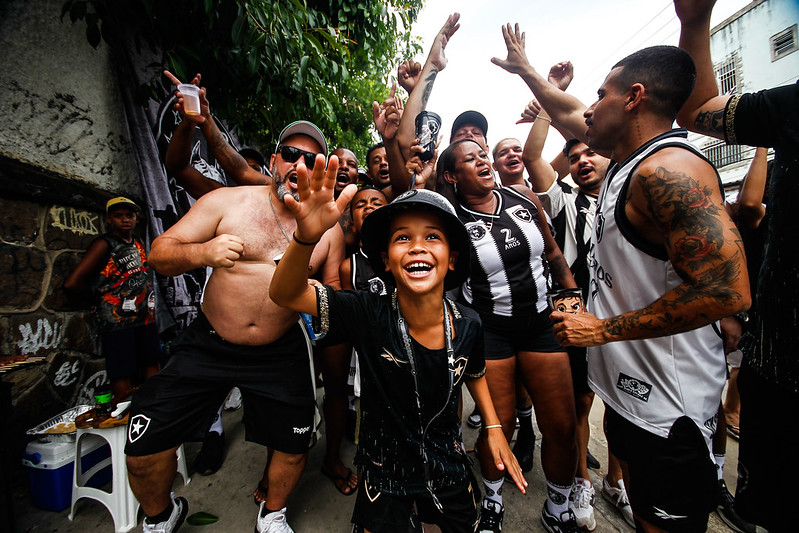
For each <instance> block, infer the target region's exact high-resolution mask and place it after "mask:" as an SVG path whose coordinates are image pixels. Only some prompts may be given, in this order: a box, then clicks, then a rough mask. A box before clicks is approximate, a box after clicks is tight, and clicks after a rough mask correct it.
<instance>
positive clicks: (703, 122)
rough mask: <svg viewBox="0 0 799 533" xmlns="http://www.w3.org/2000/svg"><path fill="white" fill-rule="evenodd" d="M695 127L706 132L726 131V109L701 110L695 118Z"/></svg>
mask: <svg viewBox="0 0 799 533" xmlns="http://www.w3.org/2000/svg"><path fill="white" fill-rule="evenodd" d="M694 127H695V128H696V129H697V130H699V131H701V132H705V133H721V134H723V133H724V110H723V109H719V110H716V111H700V112H699V113H698V114H697V115H696V120H694Z"/></svg>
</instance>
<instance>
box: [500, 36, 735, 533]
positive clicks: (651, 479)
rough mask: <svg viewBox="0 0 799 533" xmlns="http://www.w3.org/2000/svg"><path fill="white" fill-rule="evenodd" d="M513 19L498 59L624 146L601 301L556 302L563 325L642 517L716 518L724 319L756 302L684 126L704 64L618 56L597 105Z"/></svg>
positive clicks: (664, 55) (598, 263) (645, 522)
mask: <svg viewBox="0 0 799 533" xmlns="http://www.w3.org/2000/svg"><path fill="white" fill-rule="evenodd" d="M502 33H503V36H504V38H505V44H506V45H507V51H508V55H507V58H506V59H504V60H503V59H499V58H494V59H492V62H494V63H495V64H497V65H499V66H501V67H502V68H504V69H506V70H508V71H509V72H513V73H516V74H519V75H520V76H521V78H522V79H523V80H524V81H525V82H526V83H527V85H528V86H529V87H530V89H531V90H532V91H533V93H534V94H535V96H536V98H537V99H538V101H539V102H540V103H541V105H542V106H543V107H544V109H546V110H547V112H548V113H549V114H550V116H552V119H553V121H556V122H557V123H559V124H561V125H562V126H564V127H565V128H566V129H567V130H568V131H571V132H572V133H574V134H575V135H578V134H579V135H578V137H579V138H580V140H583V141H584V142H587V144H588V146H589V147H591V148H592V149H593V150H594V151H596V152H597V153H600V154H602V155H605V156H607V157H609V158H610V159H611V165H610V167H609V169H608V171H607V178H606V179H605V182H604V184H603V186H602V189H601V191H600V195H599V202H598V207H597V215H596V217H597V218H596V221H595V223H594V234H593V236H592V239H591V244H590V248H589V255H588V266H589V269H590V273H591V276H590V278H591V281H590V290H589V298H588V308H589V311H591V312H590V313H584V314H579V315H575V314H571V313H559V312H557V311H555V312H553V313H552V315H551V317H552V320H553V322H554V323H555V324H554V330H555V334H556V336H557V337H558V340H559V341H560V342H561V344H563V345H564V346H587V347H589V349H588V382H589V385H590V386H591V388H592V389H593V390H594V392H596V393H597V395H599V396H600V397H601V398H602V399H603V400H604V402H605V405H606V412H607V419H606V428H607V438H608V443H609V445H610V447H611V449H612V450H613V453H614V454H615V455H616V456H617V457H618V458H619V459H620V460H621V461H622V470H623V474H624V480H625V485H626V486H627V487H628V488H629V491H630V502H631V504H632V509H633V513H634V514H635V518H636V521H637V522H638V524H639V526H640V528H641V529H642V530H644V531H661V530H666V531H680V532H685V531H704V530H705V529H706V527H707V520H708V515H709V513H710V511H711V510H713V509H714V508H715V498H714V495H715V487H716V474H715V465H714V464H713V461H712V459H711V451H710V437H711V435H712V433H713V430H714V429H715V424H716V414H717V410H718V399H719V396H720V394H721V390H722V387H723V386H724V381H725V378H726V366H725V360H724V351H723V344H722V341H721V339H720V338H719V336H718V335H717V334H716V333H715V331H714V330H713V327H712V324H713V322H715V321H717V320H719V319H721V318H723V317H725V316H730V315H733V314H735V313H738V312H741V311H745V310H746V309H747V308H748V307H749V303H750V297H749V281H748V279H747V277H746V261H745V258H744V251H743V246H742V244H741V238H740V235H739V233H738V231H737V230H736V229H735V225H734V224H733V222H732V220H730V217H729V216H728V215H727V212H726V210H725V209H724V195H723V194H722V191H721V181H720V179H719V177H718V173H717V172H716V170H715V169H714V168H713V165H712V164H710V162H708V161H707V159H706V158H704V157H703V156H702V155H701V152H699V151H698V150H697V149H696V148H694V147H693V146H692V145H691V144H690V143H689V142H688V141H687V140H686V133H685V131H681V130H672V127H671V126H672V123H673V122H674V119H675V118H676V116H677V112H678V111H679V110H680V108H681V107H682V106H683V104H684V103H685V102H686V100H687V99H688V97H689V95H690V94H691V90H692V89H693V83H694V80H695V78H696V70H695V68H694V64H693V62H692V61H691V58H690V57H689V56H688V54H687V53H685V52H683V51H681V50H679V49H677V48H675V47H669V46H656V47H651V48H646V49H644V50H640V51H638V52H636V53H634V54H631V55H630V56H628V57H626V58H624V59H622V60H621V61H619V62H618V63H617V64H616V65H614V67H613V68H612V69H611V71H610V73H609V74H608V76H607V77H606V78H605V81H604V82H603V83H602V85H601V86H600V88H599V90H598V91H597V93H598V100H597V102H596V103H594V104H593V105H592V106H591V107H589V108H588V109H586V107H585V106H584V105H583V104H582V103H580V102H579V100H577V99H576V98H574V97H572V96H570V95H569V94H568V93H564V92H563V91H561V90H559V89H558V88H557V87H554V86H553V85H551V84H550V83H549V82H548V81H547V80H546V78H544V77H543V76H541V75H540V74H539V73H538V72H536V70H535V69H534V68H533V67H532V66H531V65H530V63H529V61H528V60H527V56H526V53H525V50H524V44H525V37H524V34H523V33H521V31H520V30H519V26H518V25H516V26H515V28H514V27H512V26H511V25H510V24H508V25H507V26H506V27H503V29H502ZM631 479H632V482H630V480H631ZM546 523H547V521H546V520H545V525H546ZM548 529H549V530H550V531H552V529H551V528H549V527H548Z"/></svg>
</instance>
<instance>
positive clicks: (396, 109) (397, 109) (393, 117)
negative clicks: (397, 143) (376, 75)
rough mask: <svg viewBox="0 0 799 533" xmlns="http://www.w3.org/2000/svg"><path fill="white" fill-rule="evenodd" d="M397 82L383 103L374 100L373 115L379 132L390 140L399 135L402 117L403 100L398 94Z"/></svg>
mask: <svg viewBox="0 0 799 533" xmlns="http://www.w3.org/2000/svg"><path fill="white" fill-rule="evenodd" d="M396 93H397V84H396V83H395V84H393V85H392V86H391V92H390V93H389V95H388V98H386V99H385V100H384V101H383V103H382V104H380V105H378V103H377V102H372V115H373V118H374V122H375V129H376V130H377V133H379V134H380V136H381V137H382V138H383V140H384V141H388V140H391V139H393V138H394V137H396V136H397V130H399V124H400V119H402V111H403V106H402V100H401V99H400V97H399V96H397V94H396Z"/></svg>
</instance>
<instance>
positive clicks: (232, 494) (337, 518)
mask: <svg viewBox="0 0 799 533" xmlns="http://www.w3.org/2000/svg"><path fill="white" fill-rule="evenodd" d="M464 390H465V389H464ZM319 396H320V397H321V390H320V394H319ZM465 404H466V405H465V407H464V412H466V413H469V412H471V406H472V401H471V398H469V396H468V393H466V394H465ZM602 414H603V408H602V403H601V402H600V401H598V400H597V401H595V402H594V408H593V410H592V412H591V417H590V421H591V432H592V436H591V442H590V445H589V447H590V449H591V452H592V453H593V454H594V456H596V457H597V458H598V459H599V460H600V462H601V463H602V466H603V467H605V466H606V465H607V448H606V442H605V438H604V435H603V434H602V431H601V423H602ZM240 421H241V411H240V410H239V411H235V412H232V413H224V415H223V423H224V426H225V430H226V433H227V443H228V449H227V455H226V460H225V464H224V466H223V467H222V469H221V470H220V471H219V472H217V473H216V474H215V475H213V476H208V477H203V476H199V475H194V476H193V477H192V478H191V482H190V483H189V484H188V485H186V486H183V485H182V484H181V482H180V481H179V480H180V476H178V481H176V483H175V488H174V490H175V492H176V493H177V494H178V495H182V496H185V497H186V498H188V500H189V504H190V508H189V514H192V513H195V512H197V511H205V512H208V513H212V514H214V515H216V516H218V517H220V520H219V521H218V522H216V523H214V524H210V525H207V526H194V527H192V526H189V525H184V526H183V527H182V528H181V533H184V532H185V533H192V532H195V533H222V532H239V531H242V532H249V531H252V530H253V525H254V523H255V516H256V512H257V507H256V506H255V505H254V504H253V500H252V491H253V489H254V488H255V485H256V483H257V482H258V481H259V480H260V477H261V473H262V471H263V464H264V460H265V450H264V448H262V447H260V446H258V445H255V444H251V443H247V442H244V428H243V426H242V424H241V423H240ZM464 430H465V442H466V445H467V447H469V448H471V446H473V444H474V441H475V439H476V431H475V430H472V429H470V428H468V427H466V426H464ZM537 432H538V431H537ZM539 435H540V433H539ZM198 447H199V446H198V445H197V444H191V445H189V444H187V445H186V454H187V457H188V460H189V465H190V464H191V460H192V459H193V457H194V456H195V455H196V453H197V450H198ZM354 452H355V448H354V446H353V445H352V444H350V443H349V442H345V445H344V455H345V457H347V458H350V459H351V458H352V456H353V454H354ZM323 453H324V425H323V426H322V437H321V439H320V441H319V443H318V444H317V445H316V447H314V448H313V449H312V450H311V454H310V457H309V460H308V466H307V468H306V471H305V473H304V474H303V477H302V479H301V480H300V484H299V486H298V487H297V489H296V491H295V493H294V495H293V498H292V500H291V501H290V502H289V514H288V521H289V524H290V525H291V526H292V527H293V528H294V529H295V531H297V533H322V532H325V533H327V532H347V531H350V523H349V520H350V516H351V513H352V506H353V503H354V501H355V499H354V498H352V497H351V498H347V497H345V496H342V495H340V494H339V493H338V492H337V491H336V489H335V488H334V486H333V484H332V483H331V482H330V481H329V480H328V479H327V478H326V477H324V476H323V475H322V474H321V472H320V470H319V469H320V465H321V461H322V455H323ZM737 455H738V446H737V443H736V442H735V441H733V440H732V439H728V448H727V466H726V468H725V476H724V477H725V479H726V481H727V485H728V486H729V487H730V490H731V491H732V492H733V493H734V488H735V477H734V476H735V465H736V463H737ZM475 464H476V461H475ZM476 474H477V475H478V476H479V472H476ZM603 474H604V471H602V470H600V471H591V475H592V478H593V482H594V485H595V486H596V487H601V483H602V476H603ZM527 480H528V482H529V484H530V485H529V488H528V493H527V495H523V494H521V493H519V491H518V490H516V489H515V488H510V487H508V485H506V487H508V489H507V490H506V492H505V494H504V497H505V506H506V513H505V522H504V528H503V530H504V531H505V532H506V533H515V532H527V531H529V532H541V531H544V528H543V526H542V525H541V522H540V512H541V506H542V505H543V502H544V498H545V495H546V484H545V482H544V479H543V475H542V473H541V469H540V457H539V451H537V452H536V459H535V467H534V468H533V471H532V472H530V473H529V474H528V475H527ZM14 507H15V510H16V519H17V531H19V532H26V533H27V532H30V533H44V532H59V533H60V532H87V531H91V532H95V533H103V532H111V531H113V521H112V519H111V515H110V514H109V513H108V511H106V509H105V507H104V506H103V505H102V504H101V503H99V502H96V501H94V500H88V499H83V500H81V501H80V502H79V503H78V505H77V507H76V516H75V520H74V522H70V521H69V519H68V518H67V515H68V514H69V510H66V511H62V512H59V513H56V512H50V511H42V510H39V509H36V508H35V507H33V505H32V503H31V499H30V496H29V494H28V488H27V486H21V487H16V488H15V490H14ZM596 515H597V528H596V530H595V531H596V532H597V533H606V532H611V531H622V532H625V533H632V531H633V529H632V528H630V527H629V526H627V524H626V523H625V522H624V521H623V520H622V519H621V517H620V516H619V515H618V514H617V513H616V512H615V510H614V509H613V508H611V507H610V506H609V505H608V504H607V503H606V502H605V500H604V499H602V497H601V496H600V495H599V490H597V498H596ZM140 517H141V513H140ZM138 527H140V526H138ZM138 527H137V528H136V529H134V531H139V529H138ZM0 530H3V528H2V527H0ZM708 531H711V532H718V533H726V532H728V531H731V530H729V529H728V528H727V526H726V525H724V524H723V523H722V522H721V520H719V518H718V517H717V516H716V515H715V514H713V515H711V517H710V523H709V527H708Z"/></svg>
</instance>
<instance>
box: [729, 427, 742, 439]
mask: <svg viewBox="0 0 799 533" xmlns="http://www.w3.org/2000/svg"><path fill="white" fill-rule="evenodd" d="M727 433H728V434H729V435H730V437H732V438H733V439H735V440H738V439H740V438H741V428H740V427H738V426H733V425H732V424H727Z"/></svg>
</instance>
